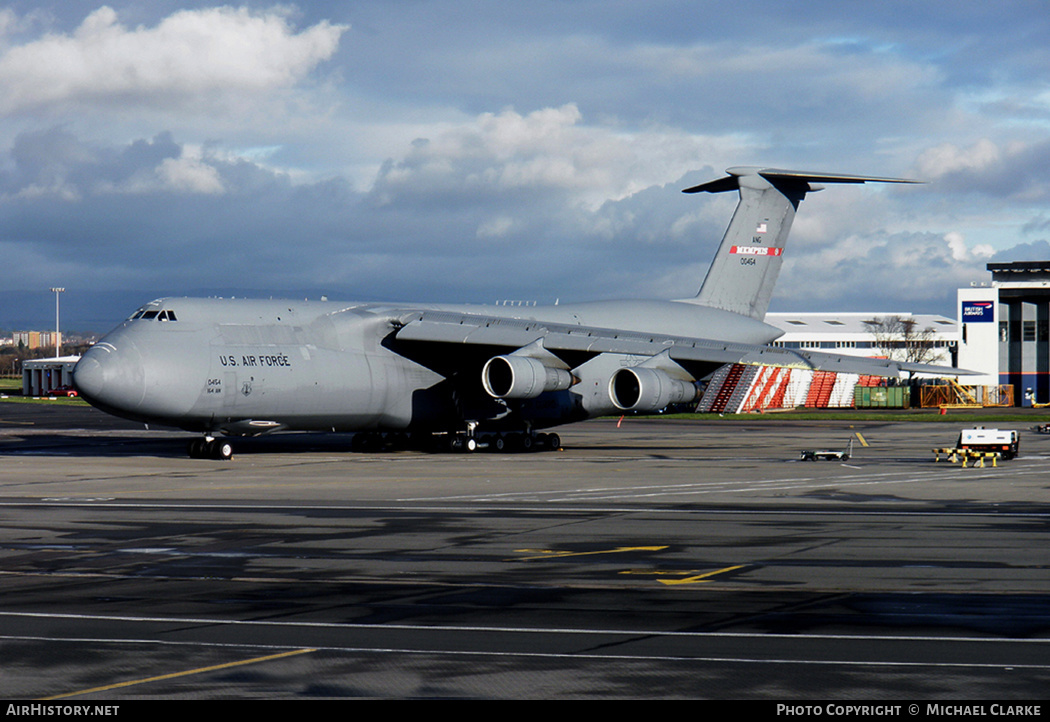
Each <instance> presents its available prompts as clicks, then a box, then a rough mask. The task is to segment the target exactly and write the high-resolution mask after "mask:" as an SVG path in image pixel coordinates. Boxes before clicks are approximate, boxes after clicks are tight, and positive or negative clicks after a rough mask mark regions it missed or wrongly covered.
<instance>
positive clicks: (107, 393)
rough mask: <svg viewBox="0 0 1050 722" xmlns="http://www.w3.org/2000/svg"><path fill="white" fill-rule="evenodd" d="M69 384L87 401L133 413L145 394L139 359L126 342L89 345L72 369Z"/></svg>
mask: <svg viewBox="0 0 1050 722" xmlns="http://www.w3.org/2000/svg"><path fill="white" fill-rule="evenodd" d="M73 385H74V386H75V387H76V389H77V391H78V392H79V393H80V395H81V396H83V397H84V398H85V399H86V400H87V401H88V402H90V403H92V404H94V405H96V406H102V407H106V408H109V409H114V410H121V411H134V410H135V409H137V408H138V407H139V405H140V404H141V403H142V398H143V395H144V393H145V388H146V386H145V382H144V378H143V366H142V358H141V356H140V355H139V352H138V349H137V348H135V345H134V344H133V343H131V342H130V341H129V340H127V339H123V340H122V341H121V342H120V343H119V344H118V343H112V342H107V341H105V340H102V341H100V342H99V343H97V344H95V345H94V346H92V347H91V348H90V349H88V351H87V352H86V353H85V354H84V355H83V357H81V359H80V361H79V362H78V363H77V365H76V367H75V368H74V369H73Z"/></svg>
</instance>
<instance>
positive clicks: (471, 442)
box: [463, 436, 478, 454]
mask: <svg viewBox="0 0 1050 722" xmlns="http://www.w3.org/2000/svg"><path fill="white" fill-rule="evenodd" d="M477 449H478V440H477V439H475V438H474V437H473V436H468V437H467V438H465V439H463V451H465V452H466V453H468V454H472V453H474V452H475V451H477Z"/></svg>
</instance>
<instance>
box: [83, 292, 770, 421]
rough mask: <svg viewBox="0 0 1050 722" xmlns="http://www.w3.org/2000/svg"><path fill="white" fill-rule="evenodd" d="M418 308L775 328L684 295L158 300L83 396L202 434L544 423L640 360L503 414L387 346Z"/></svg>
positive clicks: (89, 367)
mask: <svg viewBox="0 0 1050 722" xmlns="http://www.w3.org/2000/svg"><path fill="white" fill-rule="evenodd" d="M417 311H451V312H457V313H484V314H485V315H486V316H496V317H503V318H524V319H531V320H538V321H541V322H546V323H552V324H553V323H557V324H568V325H579V326H589V327H599V328H613V329H618V330H623V331H636V332H645V333H659V334H668V335H675V336H688V337H694V338H718V339H724V340H729V341H734V342H738V343H749V344H765V343H768V342H770V341H771V340H773V339H774V338H776V337H777V336H778V335H779V333H780V332H779V331H778V330H777V329H775V328H773V327H771V326H769V325H767V324H764V323H762V322H760V321H757V320H755V319H752V318H749V317H746V316H742V315H738V314H735V313H730V312H728V311H722V310H718V309H712V308H707V307H704V306H699V305H697V304H696V303H693V302H679V301H604V302H593V303H582V304H564V305H555V306H531V307H524V308H523V307H510V306H492V307H490V306H453V305H440V306H439V305H414V304H404V305H402V304H397V305H393V304H374V303H372V304H369V303H337V302H328V301H321V302H308V301H280V300H251V299H218V298H212V299H195V298H163V299H158V300H156V301H152V302H150V303H149V304H147V305H145V306H143V307H142V308H140V309H139V310H137V311H136V312H135V313H134V314H132V315H131V316H130V317H129V318H128V319H127V320H126V321H124V322H123V323H122V324H120V326H118V327H117V328H115V329H114V330H113V331H111V332H110V333H108V334H107V335H106V336H105V337H104V338H103V339H102V340H101V341H99V342H98V343H97V344H96V345H95V346H93V347H92V348H91V349H90V350H89V351H88V352H87V353H85V354H84V356H83V358H82V359H81V361H80V362H79V363H78V365H77V367H76V370H75V372H74V379H75V383H76V385H77V387H78V389H79V391H80V393H81V394H82V395H83V397H84V398H85V399H86V400H87V401H89V402H90V403H91V404H93V405H95V406H97V407H98V408H100V409H102V410H104V411H107V412H109V413H112V414H115V415H118V416H122V417H125V418H129V419H133V420H137V421H142V422H144V423H151V424H159V425H166V426H173V427H177V428H182V429H187V430H193V431H201V432H205V433H224V434H231V435H254V434H259V433H265V432H268V431H273V430H318V431H337V432H345V431H361V430H401V429H426V430H443V429H444V430H449V429H456V428H461V427H462V425H463V423H464V422H465V421H478V422H481V423H486V424H491V425H493V426H498V425H499V424H500V423H504V422H505V421H506V418H505V417H507V416H511V417H512V420H513V423H519V424H520V423H522V422H523V421H524V422H525V423H528V424H531V425H535V426H536V427H549V426H554V425H557V424H561V423H566V422H570V421H577V420H581V419H584V418H588V417H590V416H595V415H600V414H602V413H612V412H614V411H615V409H613V408H611V407H609V406H608V405H607V404H603V403H602V400H601V399H602V394H603V393H604V392H605V388H604V386H605V385H607V381H608V376H609V374H610V373H611V372H612V371H613V370H615V369H617V368H620V367H621V366H624V365H629V364H631V363H634V362H636V361H632V360H631V359H629V358H627V357H623V356H619V355H615V354H601V355H599V356H597V357H595V358H593V359H590V360H589V361H587V362H586V363H584V364H582V365H581V366H580V367H579V368H576V369H573V374H575V377H576V380H577V381H578V383H577V384H575V385H574V386H573V388H571V389H567V390H562V391H556V392H548V393H545V394H543V395H542V396H541V397H539V398H537V399H531V400H529V401H528V403H525V404H522V405H520V406H519V407H517V408H516V413H515V414H508V413H507V411H506V410H503V411H500V410H499V409H498V408H496V409H495V410H492V409H489V407H488V406H484V405H482V406H479V405H477V404H474V405H470V404H469V398H467V399H466V401H465V400H464V399H465V398H466V397H470V396H471V394H470V393H465V389H466V390H467V391H470V390H471V389H470V387H472V386H474V385H476V386H477V388H478V389H480V386H481V382H480V377H478V378H466V379H464V378H457V379H456V380H455V383H453V382H452V381H453V380H452V379H451V378H450V376H451V375H450V374H448V373H447V372H442V371H440V370H435V368H433V367H432V365H430V364H423V363H420V362H419V361H418V360H416V359H413V358H411V357H410V355H406V354H405V353H403V352H402V350H401V349H399V348H398V346H397V344H391V343H389V339H390V337H391V335H392V334H393V333H394V332H395V331H396V330H397V328H398V324H399V322H400V320H401V319H403V318H404V317H405V316H406V315H408V314H411V313H413V312H417ZM463 370H464V372H465V373H466V374H467V375H468V376H472V375H473V374H474V373H476V369H473V368H466V369H463ZM588 394H593V395H594V399H592V400H589V399H588V396H587V395H588ZM478 417H481V418H478Z"/></svg>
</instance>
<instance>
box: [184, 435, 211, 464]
mask: <svg viewBox="0 0 1050 722" xmlns="http://www.w3.org/2000/svg"><path fill="white" fill-rule="evenodd" d="M205 444H207V440H206V439H193V440H192V441H190V443H189V444H188V445H187V449H186V451H187V453H188V454H189V455H190V458H191V459H203V458H204V446H205Z"/></svg>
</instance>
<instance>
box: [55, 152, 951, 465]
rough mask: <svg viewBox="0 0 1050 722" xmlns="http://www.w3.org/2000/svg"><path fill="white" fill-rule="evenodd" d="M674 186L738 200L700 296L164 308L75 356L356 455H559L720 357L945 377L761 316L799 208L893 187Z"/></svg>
mask: <svg viewBox="0 0 1050 722" xmlns="http://www.w3.org/2000/svg"><path fill="white" fill-rule="evenodd" d="M727 173H728V175H727V176H725V177H723V178H721V179H719V180H715V181H711V182H708V183H704V184H702V185H698V186H695V187H693V188H687V189H685V191H684V192H685V193H699V192H707V193H721V192H726V191H734V190H735V191H738V192H739V194H740V200H739V203H738V205H737V208H736V212H735V213H734V214H733V218H732V220H731V221H730V223H729V227H728V229H727V230H726V233H725V236H724V238H723V239H722V243H721V245H720V246H719V248H718V251H717V253H716V255H715V258H714V261H713V262H712V264H711V267H710V269H709V270H708V272H707V276H706V278H705V279H704V282H703V285H702V287H701V288H700V292H699V293H698V295H697V296H696V297H695V298H689V299H684V300H677V301H654V300H643V301H599V302H592V303H574V304H562V305H554V306H529V307H511V306H495V307H487V306H467V305H461V306H450V305H441V306H438V305H420V304H404V305H402V304H388V303H334V302H328V301H320V302H293V301H275V300H251V299H224V298H207V299H204V298H162V299H158V300H156V301H151V302H150V303H148V304H146V305H145V306H143V307H142V308H140V309H138V310H137V311H135V313H134V314H132V315H131V317H130V318H128V319H127V320H126V321H124V322H123V323H122V324H120V326H118V327H117V328H116V329H114V330H113V331H111V332H110V333H108V334H107V335H106V336H105V337H104V338H103V339H102V340H101V341H99V342H98V343H97V344H95V345H94V346H93V347H92V348H91V349H90V350H88V351H87V353H85V354H84V356H83V358H82V359H81V360H80V362H79V363H78V364H77V366H76V369H75V371H74V383H75V385H76V387H77V389H78V390H79V392H80V394H81V395H82V396H83V397H84V398H85V399H86V400H87V401H88V402H89V403H91V404H92V405H93V406H96V407H97V408H99V409H101V410H103V411H106V412H108V413H111V414H114V415H117V416H121V417H124V418H128V419H133V420H136V421H141V422H144V423H147V424H159V425H162V426H171V427H176V428H181V429H185V430H188V431H194V432H200V433H201V434H202V436H201V437H200V438H197V439H194V440H193V441H192V442H190V444H189V453H190V456H192V457H195V458H215V459H228V458H230V457H231V455H232V453H233V450H232V447H231V445H230V443H229V441H228V440H227V439H226V438H224V437H236V436H255V435H259V434H267V433H273V432H276V431H330V432H354V437H353V440H352V442H351V447H352V448H354V449H358V450H369V449H375V448H380V447H381V446H382V445H384V444H388V443H407V442H411V443H419V442H420V441H421V440H424V439H425V440H427V441H428V442H432V443H435V444H439V445H440V446H441V447H442V448H445V449H449V450H462V451H474V450H475V449H478V448H488V449H492V450H503V449H505V448H506V449H518V450H527V449H556V448H558V447H559V445H560V440H559V438H558V435H557V434H555V433H538V431H539V430H541V429H549V428H551V427H554V426H558V425H560V424H566V423H571V422H576V421H582V420H584V419H589V418H593V417H596V416H603V415H610V414H622V413H625V412H655V411H659V410H661V409H663V408H665V407H666V406H668V405H671V404H677V403H686V402H690V401H694V400H696V399H697V397H698V396H699V388H700V384H701V383H702V381H703V380H704V379H705V378H707V377H708V376H710V374H711V373H712V372H714V371H715V369H717V368H718V367H720V366H722V365H724V364H728V363H741V364H758V365H770V366H784V367H804V368H811V369H821V370H830V371H848V372H854V373H862V374H871V375H878V376H891V377H895V376H899V375H901V373H902V372H926V373H939V374H945V375H948V374H958V373H959V371H958V370H956V369H950V368H946V367H938V366H929V365H924V364H909V363H900V362H896V361H890V360H886V359H868V358H861V357H854V356H840V355H834V354H824V353H817V352H810V351H800V350H790V349H784V348H775V347H773V346H770V345H769V344H771V343H772V342H773V341H774V340H775V339H776V338H777V337H778V336H780V335H781V331H780V330H778V329H776V328H774V327H773V326H770V325H768V324H766V323H764V322H763V319H764V317H765V314H766V309H767V308H768V306H769V301H770V297H771V295H772V292H773V285H774V283H775V281H776V278H777V274H778V273H779V271H780V266H781V263H782V261H783V253H784V245H785V242H786V240H787V236H788V231H789V230H790V228H791V223H792V220H793V219H794V216H795V211H796V210H797V208H798V205H799V203H800V202H801V201H802V200H803V199H804V198H805V197H806V194H807V193H811V192H814V191H817V190H820V189H821V188H822V186H821V185H819V184H821V183H865V182H868V181H877V182H886V183H912V182H914V181H909V180H905V179H900V178H875V177H868V176H855V175H829V174H824V173H809V172H802V171H788V170H777V169H772V168H757V167H739V168H730V169H728V171H727Z"/></svg>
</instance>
